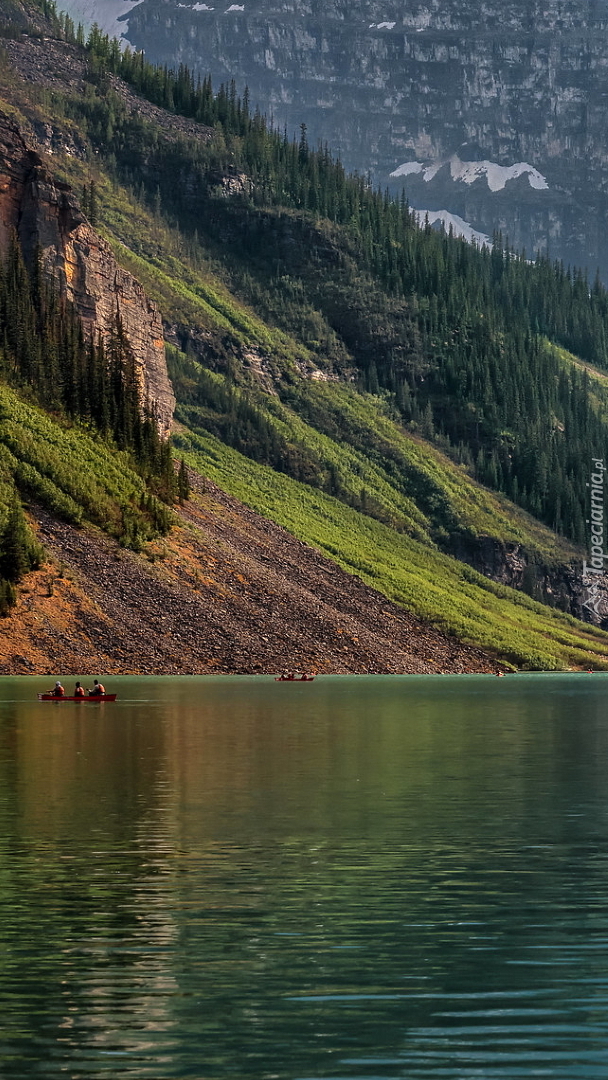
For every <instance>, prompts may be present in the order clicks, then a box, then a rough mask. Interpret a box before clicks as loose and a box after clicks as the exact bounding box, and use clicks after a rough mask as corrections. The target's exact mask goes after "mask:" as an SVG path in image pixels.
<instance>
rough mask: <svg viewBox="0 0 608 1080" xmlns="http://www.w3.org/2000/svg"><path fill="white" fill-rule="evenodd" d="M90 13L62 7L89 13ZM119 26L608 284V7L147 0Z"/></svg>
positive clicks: (423, 203)
mask: <svg viewBox="0 0 608 1080" xmlns="http://www.w3.org/2000/svg"><path fill="white" fill-rule="evenodd" d="M78 3H79V0H67V2H66V5H65V6H66V7H67V8H68V10H70V9H71V10H72V12H73V14H74V15H75V16H77V15H78V11H77V8H78ZM110 8H111V17H112V19H113V20H115V18H116V3H115V0H113V2H112V3H111V4H110V0H90V2H88V5H87V11H88V14H89V19H90V21H92V20H93V18H95V19H96V20H97V21H98V22H99V23H100V24H101V25H102V26H103V25H104V18H106V17H107V18H110V14H109V12H110ZM113 25H115V23H113ZM120 25H122V26H123V27H124V37H125V39H126V41H128V42H129V43H130V44H131V45H132V46H134V47H135V48H141V49H144V50H145V52H146V55H147V57H148V59H150V60H152V61H156V62H159V63H163V64H165V63H166V64H168V65H169V66H177V65H178V64H179V63H185V64H187V65H188V66H189V67H191V68H193V69H194V70H195V71H197V72H199V73H206V72H208V71H209V72H210V73H211V74H212V76H213V80H214V83H215V84H216V85H217V84H218V83H219V82H222V81H227V80H230V79H234V80H235V81H236V83H237V86H238V87H239V88H240V89H242V88H243V87H244V86H245V85H246V84H247V85H248V86H249V90H250V96H251V100H252V102H254V103H258V104H259V105H260V107H261V109H262V110H263V111H264V112H266V113H267V114H268V115H269V116H272V117H273V119H274V121H275V122H276V123H277V124H278V125H279V126H283V125H286V126H287V128H288V131H290V132H295V133H298V130H299V125H300V123H302V122H304V123H306V125H307V127H308V133H309V139H310V141H312V142H315V141H316V140H317V139H320V140H323V141H327V142H328V143H329V144H330V146H331V147H332V148H334V150H335V151H337V152H338V153H339V154H340V156H341V158H342V160H343V162H344V164H345V165H346V166H347V167H348V168H349V169H356V170H358V171H359V172H362V173H364V174H367V173H368V172H369V173H371V175H372V177H373V179H374V181H376V182H378V183H380V184H382V185H384V184H388V185H390V186H391V187H392V189H393V190H395V191H399V190H400V189H401V187H405V189H406V192H407V194H408V196H409V198H410V201H411V202H412V204H413V205H414V206H416V207H417V208H419V209H423V210H425V209H426V210H433V211H440V210H444V211H446V212H449V213H451V214H452V215H458V216H460V217H461V218H463V219H464V221H466V222H468V223H469V224H470V225H472V226H473V227H474V228H475V229H476V230H477V231H478V232H480V233H482V234H486V235H489V236H491V234H492V232H493V230H495V229H502V231H503V232H504V233H506V234H508V236H509V238H510V240H511V241H512V242H513V243H514V244H515V245H516V246H517V247H525V248H526V250H527V251H528V252H532V251H535V250H539V249H540V250H549V252H550V254H552V255H553V256H555V257H558V258H561V259H563V260H564V261H565V262H567V263H573V264H577V265H585V266H588V267H589V269H590V272H591V273H592V274H593V273H594V272H595V269H596V267H599V268H600V270H601V273H602V276H603V278H604V280H605V281H608V250H606V247H605V245H604V244H603V240H602V237H603V234H604V231H605V228H606V225H608V140H607V138H606V122H605V114H606V105H607V103H608V3H607V0H550V2H548V3H546V4H541V3H540V2H538V0H535V2H532V3H529V2H528V0H510V2H508V3H506V4H498V3H497V2H496V0H485V2H482V3H477V4H472V3H470V2H468V0H462V2H458V3H457V2H456V0H446V2H445V3H442V4H439V3H438V2H437V0H430V2H428V0H420V2H416V0H386V2H382V3H380V2H379V0H366V2H363V3H360V2H357V3H355V2H354V0H328V2H327V3H325V2H324V3H321V2H320V0H303V2H302V3H299V2H298V3H297V4H296V3H295V0H253V2H248V0H243V3H234V4H233V3H226V4H222V5H221V6H218V5H217V4H215V3H213V2H212V0H210V2H209V3H208V4H203V3H199V2H198V0H197V2H195V3H193V2H192V0H180V2H177V3H176V2H175V0H142V2H141V3H139V4H138V5H137V6H136V7H135V8H133V9H131V5H130V4H129V5H127V4H125V12H124V15H123V16H122V17H121V20H120ZM454 156H457V157H458V159H459V160H460V161H463V162H467V163H472V164H480V163H481V164H484V163H485V164H489V165H495V166H498V167H500V168H503V169H511V170H513V169H515V175H511V176H508V177H507V178H506V179H505V180H504V183H503V184H502V186H500V187H498V188H497V187H496V186H493V185H492V183H491V182H490V181H489V180H488V174H487V171H486V172H485V173H484V171H483V170H481V171H478V172H477V174H476V175H475V176H472V175H471V172H470V171H469V174H468V175H467V176H466V177H465V178H463V176H462V175H459V176H456V177H455V176H454V175H453V170H450V168H449V163H450V162H451V160H452V159H453V158H454ZM404 164H406V165H407V164H409V165H415V164H419V165H424V166H427V167H429V166H430V167H437V171H436V172H434V173H433V175H432V176H429V175H428V174H427V175H425V176H423V177H421V174H420V173H419V172H418V173H416V172H409V173H408V172H405V173H403V172H402V173H401V174H399V168H400V167H401V166H403V165H404ZM524 165H528V166H529V167H530V168H533V169H535V170H537V171H538V172H539V173H540V175H541V176H542V177H543V179H544V181H545V184H544V186H541V187H534V186H532V185H531V183H530V181H529V174H527V175H528V178H526V174H523V175H522V173H521V170H520V172H517V169H516V167H517V166H520V167H521V166H524ZM441 166H443V168H441Z"/></svg>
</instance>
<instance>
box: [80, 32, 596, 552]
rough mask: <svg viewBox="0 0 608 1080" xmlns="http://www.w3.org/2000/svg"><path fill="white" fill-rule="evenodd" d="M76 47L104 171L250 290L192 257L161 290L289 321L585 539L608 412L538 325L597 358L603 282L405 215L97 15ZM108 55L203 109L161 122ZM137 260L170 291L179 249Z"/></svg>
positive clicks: (216, 320) (256, 324)
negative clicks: (211, 275) (115, 81)
mask: <svg viewBox="0 0 608 1080" xmlns="http://www.w3.org/2000/svg"><path fill="white" fill-rule="evenodd" d="M88 50H89V57H90V61H89V78H90V84H89V88H88V91H87V93H86V94H85V95H84V96H79V98H78V99H71V100H65V101H64V105H63V107H64V109H65V113H66V116H67V117H69V118H70V119H71V120H72V121H75V122H76V123H77V124H78V125H80V127H81V128H82V129H84V130H85V131H86V133H87V136H88V138H89V139H90V140H91V143H92V145H93V146H94V147H95V150H96V151H97V152H98V153H99V154H100V155H102V156H103V157H104V158H105V161H106V164H107V166H108V168H109V169H110V170H111V172H112V175H113V176H114V179H115V180H116V181H118V182H120V183H121V184H124V185H128V186H129V187H130V189H131V190H132V192H133V193H136V195H137V198H138V199H139V200H140V202H143V203H144V204H145V205H146V206H148V207H149V208H150V210H153V212H154V213H155V215H156V216H159V215H160V216H162V215H164V216H165V218H166V219H167V220H170V221H171V222H172V223H173V224H174V225H175V226H177V227H178V228H179V229H180V230H181V232H182V234H184V235H187V236H188V237H189V238H190V244H189V246H190V249H191V252H192V253H193V255H192V258H191V261H194V262H196V259H195V255H196V248H197V247H198V248H199V249H200V251H201V253H202V254H203V255H204V256H205V257H207V258H210V259H211V260H212V261H213V260H215V261H216V262H218V263H220V264H221V265H222V268H223V276H224V279H225V283H226V285H227V286H228V288H229V290H230V291H231V292H232V293H233V295H234V296H236V297H237V298H239V299H240V300H241V302H242V304H243V305H248V306H249V308H255V312H256V315H255V316H253V315H247V314H246V308H245V307H244V306H242V307H241V308H240V309H239V307H238V305H235V301H234V299H232V300H230V301H226V292H225V291H219V292H218V291H217V289H214V286H213V284H212V283H211V282H209V280H207V281H206V282H205V283H204V286H203V287H201V285H200V284H199V285H198V286H197V285H196V284H195V283H194V282H193V280H192V275H188V274H186V276H185V277H184V278H182V279H181V281H180V284H179V286H178V287H177V288H176V289H175V290H174V291H176V292H179V294H180V298H181V300H182V301H184V302H185V303H186V304H187V305H190V306H192V305H193V304H194V306H198V309H199V311H200V312H201V318H202V319H203V320H204V322H205V324H206V325H211V326H213V327H214V329H215V330H216V331H221V330H222V329H224V330H225V331H227V332H228V333H229V334H230V335H231V336H232V337H233V338H234V339H235V340H238V341H240V342H241V344H242V343H243V340H244V338H247V339H248V342H249V344H252V343H253V344H257V345H259V346H260V347H262V348H264V349H265V350H266V351H268V352H269V353H270V354H271V356H272V357H273V358H274V359H275V360H277V359H280V358H281V356H283V357H286V350H285V345H286V342H287V340H288V338H291V339H292V340H293V339H299V340H300V341H301V342H302V344H303V345H304V346H305V347H306V350H307V354H308V357H311V356H312V357H315V358H316V359H317V363H318V365H319V366H320V367H322V368H323V369H324V370H328V371H330V372H331V371H334V372H335V373H337V374H338V375H339V376H344V375H348V376H349V377H351V376H352V377H353V378H354V379H355V381H356V383H357V385H358V386H359V387H360V388H361V389H363V390H365V391H367V392H369V393H372V394H383V393H386V394H389V395H390V397H391V400H392V402H393V404H394V407H395V409H396V411H397V413H398V414H399V416H400V418H401V420H402V422H403V423H404V424H405V425H406V426H407V427H408V428H409V429H410V430H411V431H413V432H415V433H417V434H419V435H421V436H423V437H424V438H426V439H427V440H431V441H432V442H434V443H435V444H436V445H437V446H439V447H441V448H442V449H444V450H445V452H446V453H448V454H450V455H451V456H452V457H453V458H454V459H455V460H456V461H457V462H461V463H464V464H465V465H466V466H467V467H468V468H469V469H470V470H471V472H472V474H473V475H474V476H475V477H476V478H477V479H478V480H480V481H481V482H482V483H484V484H485V485H486V486H488V487H490V488H492V489H494V490H495V491H498V492H502V493H503V494H505V495H507V496H508V498H510V499H511V500H512V501H513V502H515V503H517V504H518V505H520V506H521V507H523V508H524V509H526V510H528V511H529V512H530V513H532V514H533V515H534V516H535V517H537V518H538V519H539V520H541V521H543V522H545V523H546V524H547V525H548V526H549V527H550V528H551V529H553V530H554V531H555V532H557V533H558V534H560V535H563V536H566V537H568V538H569V539H571V540H573V541H574V542H576V543H578V544H581V543H583V541H584V537H585V519H586V510H585V501H584V500H585V491H586V488H585V477H586V470H587V465H588V461H589V458H590V457H591V456H592V455H593V454H596V455H600V456H602V455H604V456H605V455H607V454H608V429H607V428H606V424H605V422H604V419H603V418H602V417H601V416H599V415H598V413H597V411H596V409H595V408H594V402H593V399H592V396H590V394H589V385H588V376H587V373H586V372H585V371H584V370H578V369H576V368H574V367H573V368H571V369H570V371H569V372H566V371H565V370H564V367H563V364H562V363H561V361H560V358H559V356H558V355H557V354H556V353H555V352H554V351H553V349H552V348H551V347H547V345H546V339H549V340H550V341H551V342H553V343H555V344H556V345H559V346H560V347H562V348H566V349H569V350H571V351H573V352H574V353H575V354H576V355H577V356H578V357H579V358H580V359H582V360H583V361H585V362H593V363H594V364H596V365H598V366H600V367H601V366H603V365H605V364H606V363H607V358H608V353H607V344H606V341H607V334H606V327H607V323H608V299H607V294H606V291H605V290H604V289H603V287H602V286H601V285H600V284H599V282H596V283H594V285H593V286H590V285H589V283H588V282H587V281H586V280H585V278H584V277H583V275H581V274H579V273H573V272H570V271H566V270H565V269H564V268H563V267H561V266H557V265H553V264H551V263H550V262H548V261H547V260H538V261H537V262H536V264H534V265H530V264H529V263H528V262H527V260H526V259H525V258H524V257H523V256H519V255H516V254H515V253H514V252H512V251H511V250H509V249H508V248H507V247H506V246H505V245H504V244H503V243H502V241H501V239H500V237H497V238H496V243H495V246H494V248H493V250H492V251H487V250H484V251H477V250H476V249H474V248H473V247H472V246H471V245H468V244H465V243H464V242H462V241H457V240H454V239H453V238H451V237H449V236H445V235H442V234H439V233H437V232H435V231H433V230H432V229H431V228H429V227H425V228H419V227H418V226H417V224H416V223H415V221H414V219H413V216H412V215H411V214H410V212H409V210H408V207H407V206H406V205H405V204H398V203H396V202H393V201H391V200H390V199H389V198H388V197H387V196H383V195H382V194H381V193H378V192H374V191H372V190H370V189H369V187H368V186H367V184H366V183H365V181H364V180H363V179H362V178H357V177H348V176H346V175H345V174H344V171H343V169H342V167H341V166H340V164H339V162H336V161H335V160H334V159H333V158H332V156H331V154H330V152H329V151H328V149H327V148H319V149H312V148H311V147H309V145H308V142H307V139H306V131H305V130H304V129H302V132H301V135H300V138H299V140H294V141H290V140H288V139H287V138H286V137H285V136H284V135H283V134H281V133H279V132H277V131H273V130H272V128H271V127H270V126H269V125H268V124H267V123H266V122H265V120H264V119H263V118H262V117H261V116H259V115H258V114H251V113H250V110H249V107H248V103H247V100H246V98H245V99H242V100H241V99H239V98H238V97H237V95H236V92H235V89H234V87H221V88H220V90H219V91H218V93H217V94H212V93H211V87H210V85H209V82H208V80H204V81H203V82H202V83H200V84H199V83H195V81H194V80H193V79H192V76H191V74H190V73H189V72H188V71H187V70H186V69H184V68H180V69H179V71H177V72H170V71H167V70H165V69H155V68H153V67H152V66H151V65H149V64H147V62H146V61H145V60H144V58H143V56H141V55H140V54H138V55H134V54H132V53H130V52H129V50H126V51H125V52H124V53H121V52H120V49H119V48H118V46H117V45H116V43H113V42H111V41H109V40H108V39H107V38H106V37H105V36H104V35H102V34H100V33H99V32H98V31H96V30H94V31H93V32H92V34H91V36H90V38H89V42H88ZM109 71H112V72H116V73H117V74H119V75H121V76H122V77H123V78H125V79H126V80H127V81H128V82H130V83H131V85H132V86H133V87H134V88H135V89H136V90H138V91H139V92H141V93H143V94H145V95H146V96H148V97H149V98H150V100H152V101H154V102H155V103H156V104H158V105H161V106H164V107H166V108H168V109H169V110H170V111H172V112H175V113H176V114H182V115H185V116H190V117H193V118H194V119H196V120H198V121H199V122H200V123H201V124H204V125H207V126H208V128H207V129H205V130H203V129H201V137H200V138H198V139H194V138H192V137H187V136H186V135H183V134H179V133H177V134H176V135H172V137H170V138H169V137H167V136H164V135H161V134H160V133H159V130H158V129H157V128H156V127H155V126H154V125H153V124H151V123H149V122H147V121H145V120H142V118H141V117H139V116H134V115H131V114H130V113H129V111H128V109H127V106H126V104H125V102H124V100H123V99H121V98H120V97H119V95H117V94H115V93H113V92H112V91H111V89H110V87H109V84H108V83H107V80H106V73H107V72H109ZM176 172H177V173H178V174H179V175H180V178H181V183H180V185H179V186H178V187H177V188H176V185H175V183H174V177H175V175H176ZM101 219H102V220H103V213H102V214H101ZM140 257H141V256H140ZM147 261H148V262H152V264H153V267H149V268H148V274H149V275H151V276H152V277H156V278H157V280H158V287H159V289H163V290H164V291H165V294H166V291H167V287H168V286H167V281H166V280H162V279H163V277H164V278H167V277H168V278H171V277H172V276H175V271H176V267H175V266H173V267H171V266H170V264H169V262H170V261H169V260H168V259H167V257H166V256H162V255H161V256H160V259H151V260H150V259H148V260H147ZM159 261H160V262H162V263H164V266H163V267H162V269H161V268H160V267H159V266H158V262H159ZM183 261H184V260H182V262H183ZM185 261H186V262H187V261H188V259H186V260H185ZM199 280H200V279H199ZM205 308H206V310H204V309H205ZM262 322H263V323H266V324H267V327H268V325H270V326H271V327H273V331H272V332H271V331H269V330H268V329H267V328H266V329H262V325H261V324H262ZM279 331H282V332H283V335H284V338H283V341H282V342H279V341H278V340H277V336H276V335H277V334H278V332H279ZM295 358H296V357H295V354H292V359H295ZM287 359H289V357H287Z"/></svg>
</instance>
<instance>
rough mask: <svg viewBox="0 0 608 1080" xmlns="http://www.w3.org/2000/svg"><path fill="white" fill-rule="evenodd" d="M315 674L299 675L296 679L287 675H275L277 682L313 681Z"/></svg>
mask: <svg viewBox="0 0 608 1080" xmlns="http://www.w3.org/2000/svg"><path fill="white" fill-rule="evenodd" d="M313 680H314V675H297V676H296V677H295V678H294V679H288V678H287V676H286V675H275V679H274V681H275V682H313Z"/></svg>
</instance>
